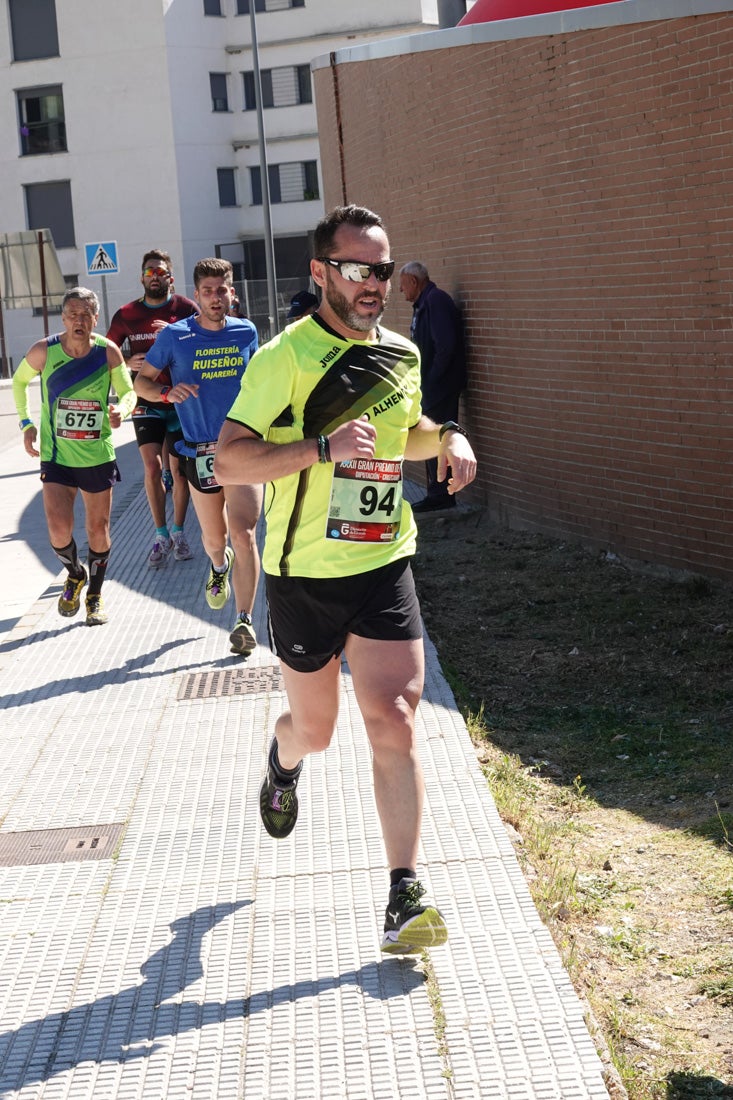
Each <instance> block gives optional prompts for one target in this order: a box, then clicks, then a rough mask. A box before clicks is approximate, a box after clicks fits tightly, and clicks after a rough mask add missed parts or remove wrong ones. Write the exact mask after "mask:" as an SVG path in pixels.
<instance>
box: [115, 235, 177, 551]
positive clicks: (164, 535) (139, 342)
mask: <svg viewBox="0 0 733 1100" xmlns="http://www.w3.org/2000/svg"><path fill="white" fill-rule="evenodd" d="M140 282H141V283H142V285H143V290H144V294H143V296H142V298H137V299H136V300H135V301H134V302H128V303H127V304H126V305H124V306H122V307H121V308H120V309H118V310H117V312H116V313H115V315H114V317H113V318H112V322H111V324H110V327H109V332H108V333H107V338H108V339H109V340H114V342H115V343H116V344H117V345H118V346H119V347H120V348H122V351H123V354H124V356H125V359H126V360H127V365H128V367H129V368H130V373H131V374H132V378H133V381H134V379H135V375H136V374H137V372H138V371H139V370H140V367H141V366H142V364H143V363H144V362H145V355H146V353H147V352H148V350H149V349H150V348H151V347H152V346H153V343H154V342H155V337H156V336H157V335H158V333H159V332H160V330H161V329H162V328H165V326H166V325H169V324H171V323H172V322H173V321H181V320H182V319H183V318H184V317H191V316H192V315H193V314H194V313H197V312H198V309H197V306H196V303H195V302H193V301H192V300H191V299H190V298H184V297H183V296H182V295H181V294H175V293H174V292H173V266H172V263H171V258H170V256H169V255H168V253H167V252H163V251H161V249H159V248H153V249H150V251H148V252H146V253H145V255H144V256H143V261H142V274H141V276H140ZM132 422H133V425H134V427H135V438H136V439H137V445H138V448H139V450H140V457H141V459H142V461H143V466H144V468H145V492H146V494H147V497H148V504H149V506H150V513H151V515H152V517H153V523H154V524H155V540H154V542H153V548H152V550H151V551H150V554H149V555H148V564H149V566H150V568H151V569H159V568H160V567H161V566H164V565H165V564H166V562H167V561H168V556H169V555H170V553H171V551H173V557H174V558H175V559H176V561H187V560H188V559H189V558H192V557H193V553H192V552H191V548H190V547H189V545H188V542H187V541H186V537H185V535H184V533H183V524H184V521H185V518H186V510H187V508H188V501H189V490H188V482H187V480H186V478H185V477H184V476H183V474H182V473H181V472H180V470H179V467H178V457H177V453H176V451H175V450H174V447H173V444H174V443H175V441H176V440H177V439H182V438H183V433H182V431H181V424H180V421H179V419H178V415H177V413H176V411H175V406H172V405H168V404H164V403H162V402H153V401H140V402H139V403H138V405H137V408H136V409H135V411H134V413H133V414H132ZM168 461H170V472H171V475H172V477H173V525H172V527H171V529H170V530H169V529H168V525H167V523H166V517H165V491H166V487H165V485H164V482H163V480H162V475H163V470H164V464H165V465H167V462H168Z"/></svg>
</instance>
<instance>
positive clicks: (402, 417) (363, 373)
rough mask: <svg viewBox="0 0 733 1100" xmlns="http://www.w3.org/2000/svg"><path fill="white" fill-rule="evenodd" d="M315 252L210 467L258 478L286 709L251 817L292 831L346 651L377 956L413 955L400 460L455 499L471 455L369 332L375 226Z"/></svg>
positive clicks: (383, 285)
mask: <svg viewBox="0 0 733 1100" xmlns="http://www.w3.org/2000/svg"><path fill="white" fill-rule="evenodd" d="M314 256H315V258H314V259H313V260H311V277H312V279H313V281H314V283H315V284H316V285H317V286H319V287H320V288H321V291H322V294H323V297H322V300H321V304H320V306H319V307H318V310H317V312H316V313H315V314H314V315H313V316H312V317H306V318H305V319H304V320H301V321H296V323H295V324H294V325H291V326H290V327H288V328H287V329H286V330H285V332H284V333H282V334H281V335H280V336H278V337H276V338H275V340H273V341H272V342H271V343H270V344H268V345H266V346H265V347H264V348H263V349H262V350H261V351H259V352H257V354H256V355H254V356H253V357H252V360H251V362H250V365H249V367H248V369H247V373H246V374H245V376H244V378H243V380H242V386H241V391H240V394H239V397H238V398H237V400H236V402H235V403H234V405H233V407H232V408H231V409H230V412H229V416H228V418H227V420H226V421H225V423H224V426H223V428H222V430H221V433H220V435H219V440H218V443H217V449H216V458H215V462H214V469H215V474H216V478H217V480H218V481H219V482H220V483H221V484H223V485H240V484H259V483H260V482H261V483H268V491H267V500H266V504H265V510H264V511H265V516H266V519H267V533H266V536H265V551H264V555H263V569H264V573H265V580H266V587H267V600H268V610H269V615H270V628H271V637H272V640H273V644H274V648H275V652H276V653H277V656H278V657H279V658H280V663H281V668H282V674H283V680H284V683H285V690H286V692H287V696H288V705H289V709H288V710H287V711H285V712H283V713H282V714H280V716H279V717H278V719H277V721H276V722H275V737H274V738H273V741H272V744H271V747H270V752H269V757H268V765H267V771H266V774H265V778H264V781H263V783H262V787H261V790H260V815H261V817H262V822H263V825H264V827H265V829H266V830H267V832H268V833H269V834H270V835H271V836H273V837H276V838H283V837H285V836H287V835H288V834H289V833H290V832H291V831H292V829H293V828H294V826H295V823H296V820H297V817H298V798H297V795H296V787H297V783H298V777H299V776H300V773H301V770H302V767H303V758H304V757H305V756H307V755H308V754H309V753H312V752H321V751H323V750H324V749H325V748H327V746H328V744H329V742H330V740H331V737H332V736H333V732H334V730H335V728H336V722H337V719H338V710H339V685H340V680H341V661H340V656H341V653H342V652H344V653H345V654H346V657H347V658H348V662H349V671H350V674H351V677H352V681H353V684H354V689H355V692H356V697H357V700H358V704H359V709H360V711H361V713H362V716H363V719H364V724H365V726H366V732H367V736H368V738H369V742H370V746H371V749H372V760H373V773H374V791H375V798H376V803H377V809H378V812H379V817H380V822H381V825H382V834H383V837H384V844H385V848H386V853H387V859H388V861H389V867H390V892H389V901H388V905H387V911H386V915H385V921H384V933H383V939H382V950H383V951H385V952H387V953H388V954H413V953H419V952H420V951H421V950H422V949H423V948H424V947H430V946H431V945H437V944H441V943H443V942H444V941H445V939H446V937H447V935H448V933H447V930H446V926H445V921H444V919H443V915H442V914H441V912H440V910H439V909H438V908H437V906H436V905H435V904H434V903H433V902H430V901H428V900H427V899H426V898H425V897H424V894H425V890H424V889H423V887H422V886H421V885H420V883H419V882H418V880H417V856H418V849H419V842H420V823H421V815H422V804H423V778H422V771H421V768H420V763H419V759H418V754H417V747H416V743H415V712H416V710H417V705H418V702H419V700H420V695H421V693H422V686H423V679H424V653H423V642H422V624H421V620H420V609H419V606H418V601H417V596H416V593H415V587H414V582H413V578H412V573H411V570H410V557H411V556H412V554H414V550H415V533H416V528H415V522H414V520H413V518H412V512H411V509H410V505H409V504H408V503H407V501H406V500H405V499H404V497H403V493H402V462H403V459H405V458H407V459H412V460H415V459H417V460H424V459H426V458H430V457H437V459H438V470H439V473H440V476H441V480H442V479H443V478H445V477H446V476H448V477H449V480H448V487H449V488H448V491H449V492H450V493H451V494H453V493H455V492H457V491H458V490H460V489H462V488H463V487H464V486H465V485H467V484H468V483H469V482H470V481H472V480H473V478H474V477H475V474H476V460H475V458H474V454H473V451H472V449H471V447H470V445H469V443H468V440H467V439H466V438H465V433H464V432H463V431H462V429H461V428H459V427H458V425H457V424H455V423H452V422H450V423H447V424H442V425H438V424H434V423H433V422H432V421H431V420H429V419H428V418H427V417H426V416H424V415H423V414H422V411H421V395H420V357H419V353H418V350H417V348H416V347H415V346H414V345H413V344H411V343H410V342H409V341H408V340H406V339H404V338H403V337H400V336H398V335H397V334H396V333H392V332H389V331H387V330H386V329H382V328H381V327H380V324H379V322H380V320H381V316H382V312H383V310H384V307H385V305H386V302H387V297H388V295H389V280H390V277H391V275H392V273H393V271H394V266H395V265H394V261H393V260H391V259H390V249H389V241H388V239H387V234H386V232H385V230H384V226H383V224H382V220H381V218H379V216H378V215H376V214H374V213H372V211H370V210H366V209H365V208H363V207H358V206H344V207H338V208H337V209H336V210H334V211H332V212H331V214H329V215H327V216H326V217H325V218H324V219H323V220H322V221H321V222H320V223H319V225H318V226H317V228H316V231H315V234H314ZM449 467H450V469H449ZM350 802H351V799H350V792H349V791H348V789H347V790H344V792H343V805H344V806H346V807H347V808H348V807H349V805H350Z"/></svg>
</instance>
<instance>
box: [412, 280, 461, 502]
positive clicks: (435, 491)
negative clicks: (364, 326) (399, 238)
mask: <svg viewBox="0 0 733 1100" xmlns="http://www.w3.org/2000/svg"><path fill="white" fill-rule="evenodd" d="M400 290H401V292H402V293H403V294H404V296H405V298H406V299H407V301H408V302H412V324H411V325H410V337H411V339H412V340H413V342H414V343H415V344H417V347H418V349H419V351H420V361H421V382H422V407H423V412H424V413H425V415H426V416H429V417H430V419H431V420H433V421H434V422H435V423H436V424H445V423H446V422H447V421H456V420H457V419H458V400H459V397H460V395H461V392H462V391H463V390H464V389H465V388H466V355H465V346H464V339H463V321H462V319H461V314H460V311H459V309H458V307H457V306H456V304H455V302H454V301H453V299H452V298H451V296H450V294H447V293H446V292H445V291H444V290H440V288H439V287H437V286H436V285H435V283H434V282H432V281H431V279H430V276H429V275H428V269H427V268H426V267H425V265H424V264H421V263H420V262H419V261H418V260H411V261H410V263H407V264H405V266H404V267H403V268H402V269H401V271H400ZM425 470H426V474H427V494H426V496H425V498H424V499H423V500H420V501H418V502H417V504H413V506H412V510H413V512H434V511H437V510H439V509H442V508H454V507H455V503H456V500H455V497H454V496H451V495H449V493H448V482H447V480H446V481H438V480H437V470H438V463H437V460H436V459H434V458H431V459H429V460H428V461H427V462H426V463H425Z"/></svg>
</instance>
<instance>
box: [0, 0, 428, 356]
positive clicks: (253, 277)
mask: <svg viewBox="0 0 733 1100" xmlns="http://www.w3.org/2000/svg"><path fill="white" fill-rule="evenodd" d="M254 3H255V17H256V27H257V42H258V55H259V68H260V74H261V86H262V103H263V111H262V115H263V119H264V132H265V141H266V149H267V163H268V173H267V174H268V180H269V190H270V208H269V209H270V220H271V229H272V238H273V242H274V253H275V269H276V275H277V299H278V303H277V304H278V313H279V318H280V324H282V319H283V318H284V314H285V312H286V311H287V307H288V304H289V301H290V297H291V296H292V294H294V293H295V292H296V291H297V290H300V289H302V288H304V287H305V286H307V284H308V256H309V233H310V232H311V231H312V229H313V227H314V226H315V224H316V222H317V221H318V219H319V217H320V216H321V214H322V212H323V203H322V201H321V181H320V167H319V158H318V135H317V131H316V112H315V105H314V103H313V95H312V87H311V77H310V62H311V60H312V59H313V58H315V57H317V56H321V55H323V54H328V53H329V52H330V51H332V50H336V49H339V48H341V47H344V46H348V45H353V44H355V43H359V42H366V41H369V40H374V39H377V38H385V37H395V36H400V35H403V34H411V33H415V32H417V31H425V30H426V29H430V27H431V26H433V27H434V26H436V24H437V8H436V4H437V0H371V3H370V4H368V5H363V4H359V3H356V2H355V0H254ZM249 5H250V0H124V2H122V3H121V2H120V0H94V2H93V3H91V4H90V3H88V0H0V233H2V234H5V233H7V234H12V233H16V232H18V231H20V230H25V229H41V228H46V227H48V228H50V229H51V231H52V234H53V237H54V242H55V245H56V250H57V254H58V258H59V263H60V266H61V270H62V273H63V275H64V278H65V279H66V281H67V283H68V284H69V285H74V284H77V283H78V284H81V285H85V286H91V287H92V288H93V289H94V290H96V291H97V293H98V294H99V296H100V298H101V299H102V304H103V308H102V316H101V318H100V324H99V328H100V330H104V328H105V325H106V323H107V320H108V317H110V316H111V314H112V312H114V310H115V309H117V307H118V306H119V305H121V304H122V303H123V302H126V301H129V300H131V299H133V298H135V297H137V296H138V295H139V294H140V283H139V275H140V261H141V259H142V256H143V253H144V252H145V251H146V250H147V249H148V248H151V247H158V248H163V249H166V250H167V251H168V252H170V254H171V256H172V258H173V265H174V271H175V274H176V290H177V291H178V292H179V293H186V294H191V293H192V291H193V287H192V285H191V272H192V269H193V266H194V264H195V262H196V261H197V260H198V259H199V258H201V257H202V256H212V255H220V256H223V257H225V258H226V259H228V260H230V261H232V263H233V264H234V265H235V278H236V280H237V285H238V290H239V291H240V296H241V297H242V300H243V304H244V305H245V307H248V312H249V313H250V315H251V316H252V317H253V319H254V320H255V321H256V322H257V324H258V327H259V328H260V331H261V334H262V335H267V331H266V329H267V323H268V322H267V289H266V270H265V245H264V237H265V228H264V227H265V220H264V210H263V187H262V179H261V168H260V143H259V135H258V118H257V110H256V104H255V81H254V65H253V51H252V41H251V16H250V9H249ZM385 94H386V95H393V96H394V97H395V102H396V103H397V102H398V101H399V88H398V87H395V88H393V89H385ZM94 242H116V244H117V260H118V272H117V273H115V274H108V275H105V276H103V277H102V278H100V276H99V275H93V274H89V273H88V270H87V256H86V249H85V245H87V244H90V243H94ZM1 261H2V256H0V262H1ZM4 305H5V308H4V309H3V311H2V333H3V334H4V348H0V353H3V358H4V362H3V364H2V365H3V367H4V373H5V374H6V376H7V374H9V373H10V370H11V369H12V367H13V366H17V364H18V362H19V361H20V359H21V357H22V355H23V354H24V352H25V351H26V350H27V348H28V347H29V346H30V344H31V343H33V341H34V340H37V339H39V338H40V337H41V336H43V335H44V331H43V318H42V315H40V313H39V311H38V310H36V311H35V313H34V311H31V310H29V309H13V308H9V306H10V305H12V303H9V302H7V301H6V302H5V303H4ZM59 328H60V322H59V320H58V317H54V316H52V317H51V318H50V331H52V332H53V331H57V330H58V329H59Z"/></svg>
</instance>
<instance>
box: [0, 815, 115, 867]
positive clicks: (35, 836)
mask: <svg viewBox="0 0 733 1100" xmlns="http://www.w3.org/2000/svg"><path fill="white" fill-rule="evenodd" d="M124 828H125V826H124V824H122V823H117V824H111V825H82V826H80V827H79V828H75V829H29V830H28V831H27V832H23V833H0V867H24V866H26V865H30V864H34V863H74V862H78V861H79V860H82V859H111V857H112V856H113V855H114V852H115V849H116V847H117V842H118V841H119V839H120V837H121V836H122V831H123V829H124Z"/></svg>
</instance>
